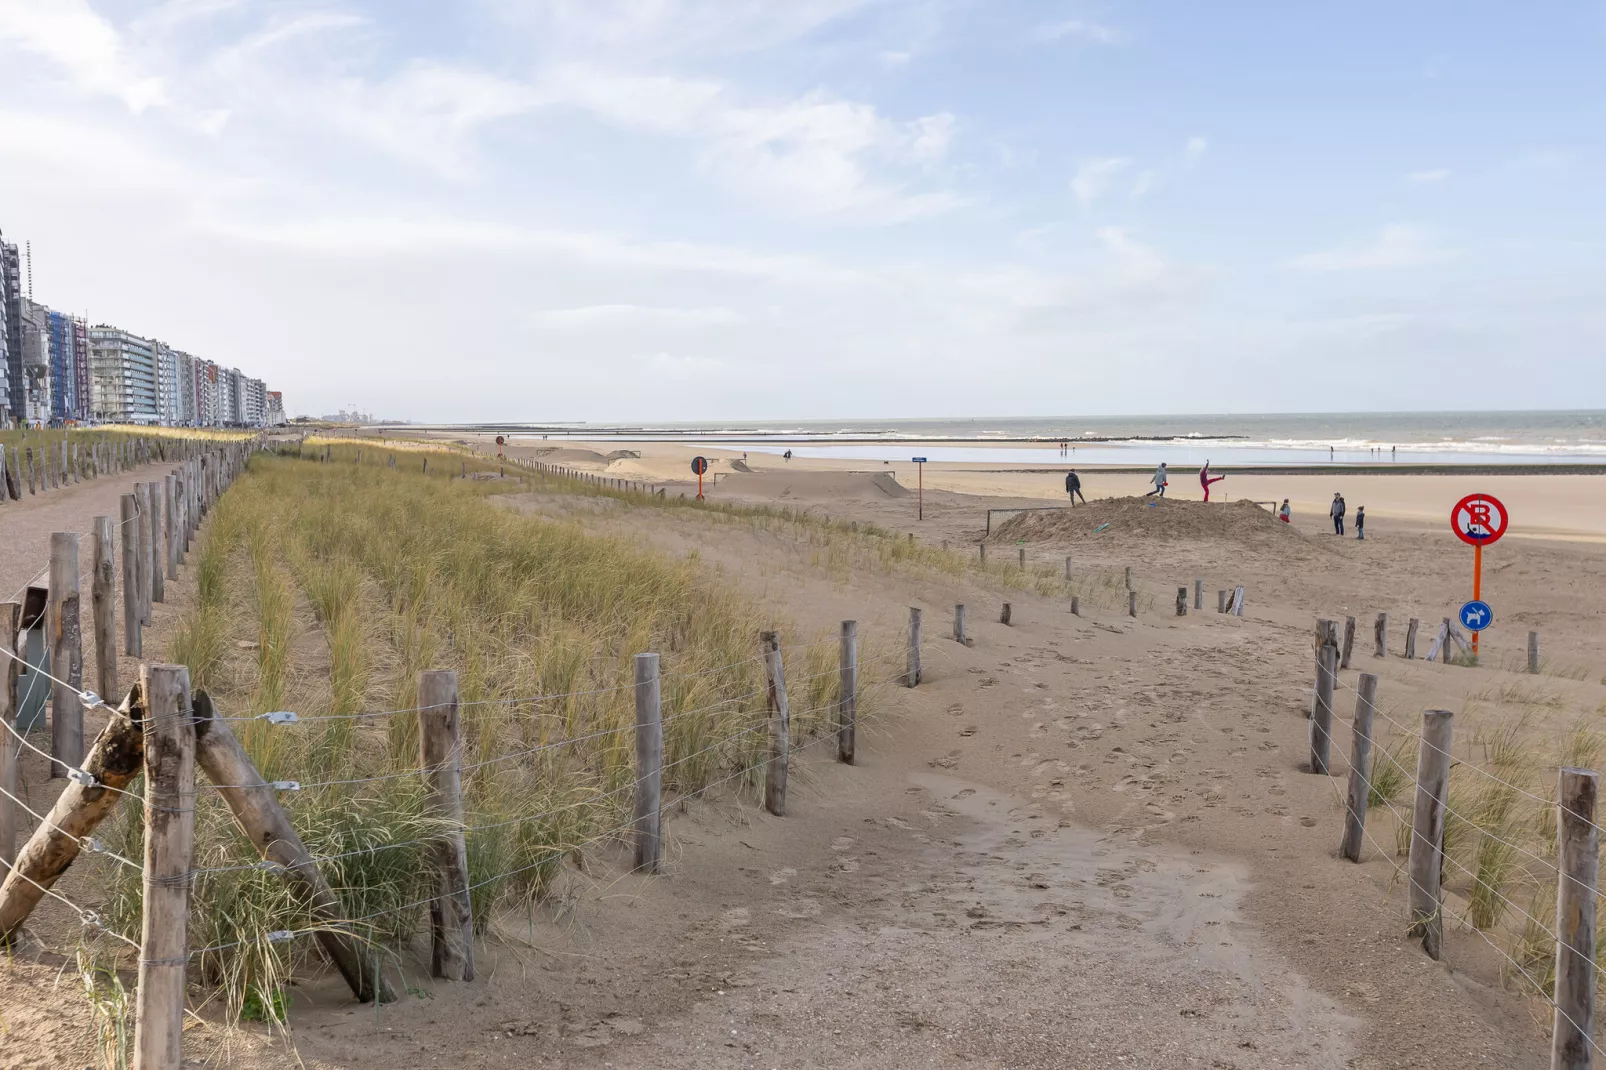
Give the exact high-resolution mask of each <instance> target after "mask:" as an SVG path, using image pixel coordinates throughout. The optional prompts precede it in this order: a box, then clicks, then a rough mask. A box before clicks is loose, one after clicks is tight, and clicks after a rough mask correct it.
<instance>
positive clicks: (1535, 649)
mask: <svg viewBox="0 0 1606 1070" xmlns="http://www.w3.org/2000/svg"><path fill="white" fill-rule="evenodd" d="M1528 671H1529V672H1530V673H1535V674H1537V673H1538V672H1539V633H1538V632H1529V633H1528Z"/></svg>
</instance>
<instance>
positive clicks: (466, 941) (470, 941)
mask: <svg viewBox="0 0 1606 1070" xmlns="http://www.w3.org/2000/svg"><path fill="white" fill-rule="evenodd" d="M418 705H419V707H420V709H419V711H418V739H419V747H420V750H421V751H422V757H423V766H424V769H425V785H426V787H427V788H428V790H429V805H430V808H431V809H432V810H434V811H435V814H436V816H438V817H440V818H441V819H442V820H444V821H446V822H447V823H448V824H449V825H450V826H451V831H449V832H447V833H446V834H445V835H444V836H442V837H440V838H439V839H437V840H436V841H434V843H433V844H432V845H431V853H432V854H433V856H434V861H435V872H436V882H435V888H434V891H435V895H434V897H433V899H432V900H431V901H430V904H429V918H430V931H431V937H432V944H433V952H432V954H431V960H430V974H431V976H434V977H440V978H444V979H445V980H448V981H472V980H474V918H473V914H472V912H471V910H470V906H469V897H468V848H467V845H466V844H465V843H464V842H463V738H462V723H461V721H460V720H459V711H458V707H457V673H455V672H453V671H451V670H450V669H431V670H429V671H427V672H423V673H420V674H419V677H418Z"/></svg>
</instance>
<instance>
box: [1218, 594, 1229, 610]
mask: <svg viewBox="0 0 1606 1070" xmlns="http://www.w3.org/2000/svg"><path fill="white" fill-rule="evenodd" d="M1216 612H1217V613H1225V612H1227V592H1226V591H1217V592H1216Z"/></svg>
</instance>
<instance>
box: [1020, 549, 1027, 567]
mask: <svg viewBox="0 0 1606 1070" xmlns="http://www.w3.org/2000/svg"><path fill="white" fill-rule="evenodd" d="M1020 570H1021V571H1022V572H1025V571H1026V547H1024V546H1022V547H1021V548H1020Z"/></svg>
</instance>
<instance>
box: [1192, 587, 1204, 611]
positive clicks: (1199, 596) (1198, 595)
mask: <svg viewBox="0 0 1606 1070" xmlns="http://www.w3.org/2000/svg"><path fill="white" fill-rule="evenodd" d="M1193 608H1194V609H1198V610H1202V609H1204V580H1194V581H1193Z"/></svg>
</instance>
